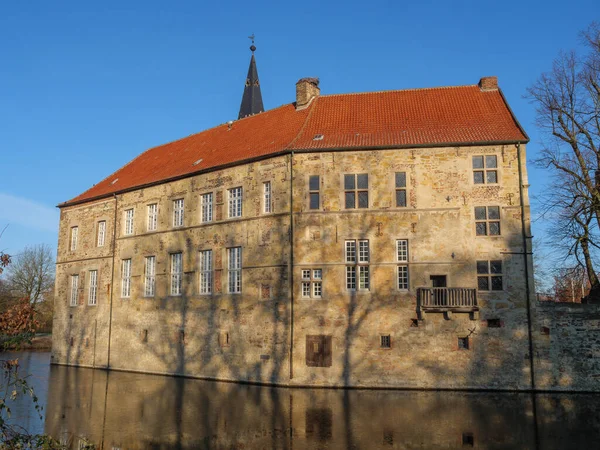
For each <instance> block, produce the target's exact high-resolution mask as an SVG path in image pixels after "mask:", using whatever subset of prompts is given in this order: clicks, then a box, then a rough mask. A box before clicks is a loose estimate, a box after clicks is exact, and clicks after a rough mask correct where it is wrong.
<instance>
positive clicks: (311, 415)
mask: <svg viewBox="0 0 600 450" xmlns="http://www.w3.org/2000/svg"><path fill="white" fill-rule="evenodd" d="M533 398H534V397H533V396H532V395H531V394H525V393H481V392H477V393H475V392H471V393H467V392H419V391H388V390H329V389H287V388H269V387H259V386H250V385H239V384H234V383H218V382H211V381H201V380H191V379H182V378H172V377H163V376H153V375H141V374H131V373H122V372H106V371H101V370H92V369H76V368H67V367H59V366H54V367H52V368H51V371H50V383H49V394H48V407H47V417H46V432H47V433H49V434H52V435H53V436H55V437H57V438H60V439H61V440H62V441H63V442H65V443H68V444H69V445H70V446H71V447H70V448H78V446H79V443H80V441H81V440H82V439H89V441H90V442H93V443H95V444H96V445H98V447H99V448H103V449H113V448H120V449H171V448H172V449H175V448H186V449H192V448H194V449H196V448H207V449H208V448H211V449H212V448H216V449H220V448H224V449H238V448H240V449H241V448H244V449H255V448H257V449H290V450H291V449H295V450H297V449H337V448H340V449H349V448H356V449H391V448H410V449H449V448H471V447H472V448H480V449H507V448H509V449H512V448H518V449H536V448H538V449H569V448H573V449H575V448H577V449H580V448H595V446H596V444H595V443H596V442H600V414H599V412H600V396H594V395H573V394H568V395H567V394H562V395H559V394H551V395H550V394H547V395H546V394H543V395H537V396H536V397H535V401H536V411H537V416H538V420H537V422H538V427H537V429H536V426H535V423H536V421H535V420H534V407H533V406H534V405H533V401H534V400H533Z"/></svg>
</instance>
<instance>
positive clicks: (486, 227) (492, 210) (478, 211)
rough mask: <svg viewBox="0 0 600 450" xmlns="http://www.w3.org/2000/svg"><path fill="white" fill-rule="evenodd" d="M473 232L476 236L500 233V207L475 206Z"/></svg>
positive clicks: (497, 234)
mask: <svg viewBox="0 0 600 450" xmlns="http://www.w3.org/2000/svg"><path fill="white" fill-rule="evenodd" d="M475 234H476V235H477V236H499V235H500V207H499V206H476V207H475Z"/></svg>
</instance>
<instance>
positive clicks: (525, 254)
mask: <svg viewBox="0 0 600 450" xmlns="http://www.w3.org/2000/svg"><path fill="white" fill-rule="evenodd" d="M517 161H518V167H519V198H520V203H521V235H522V237H523V263H524V264H525V299H526V301H527V334H528V338H529V373H530V375H531V390H533V391H535V372H534V364H533V334H532V330H531V288H530V286H529V264H528V263H529V257H528V255H529V254H531V253H530V252H528V251H527V239H531V236H527V235H526V231H527V230H526V226H525V204H524V198H525V196H524V194H523V167H522V165H521V145H520V144H517Z"/></svg>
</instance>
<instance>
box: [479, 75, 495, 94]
mask: <svg viewBox="0 0 600 450" xmlns="http://www.w3.org/2000/svg"><path fill="white" fill-rule="evenodd" d="M479 89H481V90H482V91H497V90H498V77H482V78H481V80H479Z"/></svg>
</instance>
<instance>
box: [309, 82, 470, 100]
mask: <svg viewBox="0 0 600 450" xmlns="http://www.w3.org/2000/svg"><path fill="white" fill-rule="evenodd" d="M476 86H477V85H476V84H459V85H456V86H435V87H424V88H409V89H387V90H385V89H384V90H381V91H367V92H343V93H340V94H323V95H319V97H341V96H346V95H366V94H387V93H391V92H412V91H435V90H438V89H457V88H470V87H476Z"/></svg>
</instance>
